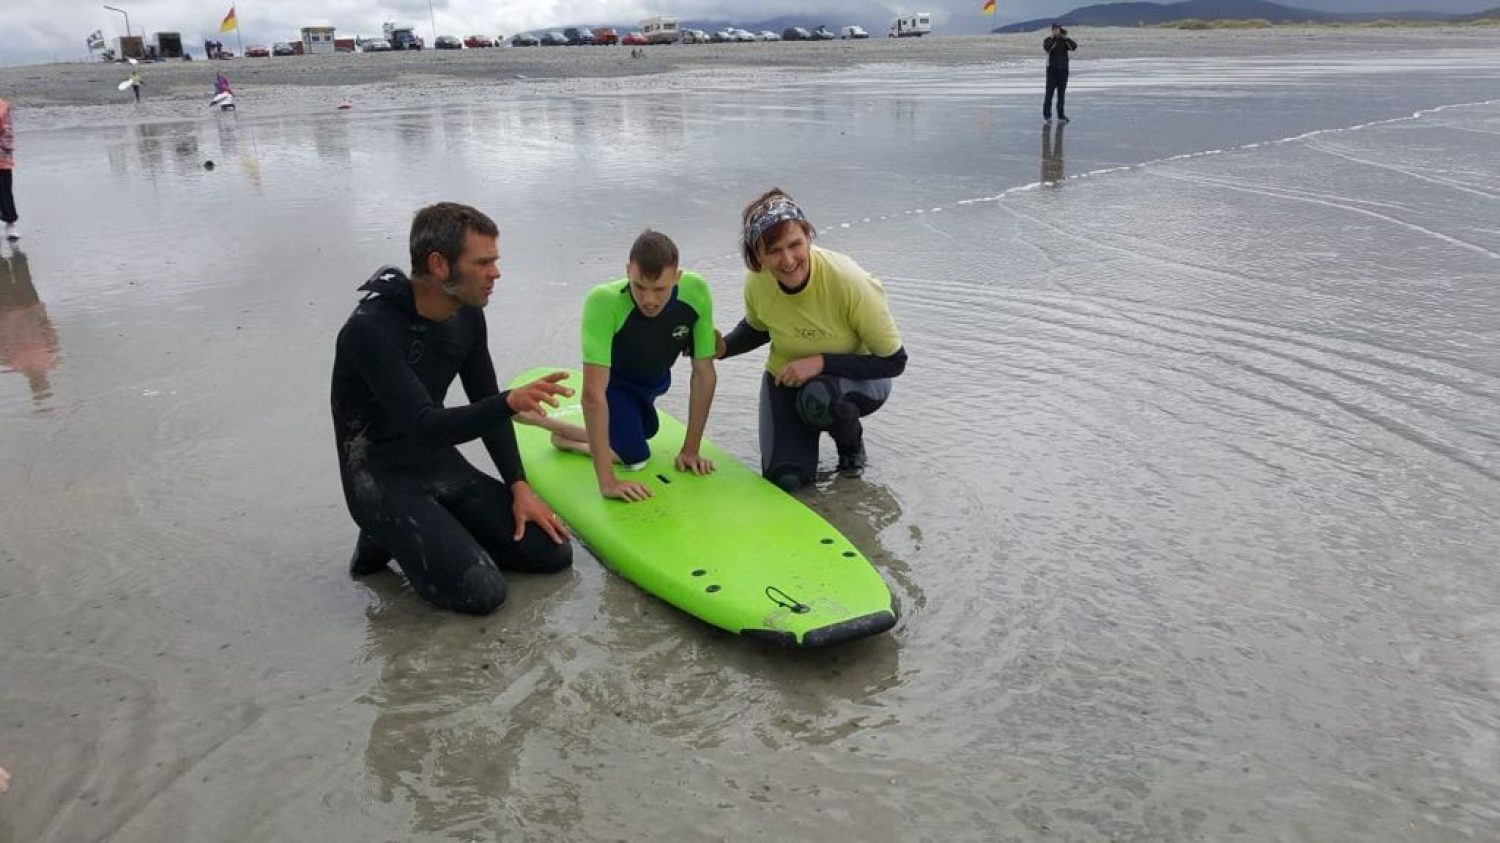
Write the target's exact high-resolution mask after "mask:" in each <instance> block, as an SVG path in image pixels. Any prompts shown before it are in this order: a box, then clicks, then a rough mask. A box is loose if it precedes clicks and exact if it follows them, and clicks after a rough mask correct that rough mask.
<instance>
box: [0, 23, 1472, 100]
mask: <svg viewBox="0 0 1500 843" xmlns="http://www.w3.org/2000/svg"><path fill="white" fill-rule="evenodd" d="M1074 35H1075V36H1076V37H1077V38H1079V39H1081V40H1082V42H1083V45H1084V46H1083V52H1082V53H1080V54H1079V56H1078V57H1079V58H1080V59H1081V60H1083V61H1088V60H1092V59H1119V58H1140V59H1146V58H1177V59H1182V58H1215V57H1223V58H1228V57H1236V56H1300V55H1305V54H1308V53H1314V54H1317V53H1350V54H1358V53H1363V54H1373V53H1380V52H1385V51H1389V50H1432V49H1453V48H1461V47H1482V46H1495V45H1496V44H1500V27H1454V28H1441V27H1421V28H1390V29H1364V28H1336V27H1306V28H1303V27H1277V28H1274V29H1267V30H1246V31H1238V32H1230V31H1221V30H1212V31H1182V30H1160V29H1099V30H1078V31H1076V32H1074ZM1041 38H1042V35H1041V34H1040V33H1032V34H1021V35H989V36H956V37H935V38H871V39H868V40H864V41H831V42H813V43H801V42H797V43H794V42H780V43H777V42H768V43H754V44H693V45H684V44H673V45H668V46H652V47H646V48H644V49H645V57H644V58H641V59H633V58H631V56H630V50H629V49H628V48H619V47H526V48H512V47H502V48H493V49H487V50H459V51H440V50H423V51H421V52H417V53H370V54H365V53H350V54H340V55H333V56H287V57H278V58H268V59H245V58H236V59H233V60H230V61H217V62H205V61H191V62H181V61H176V62H163V63H159V64H149V65H142V66H141V71H142V74H143V77H144V79H145V87H144V89H143V90H144V95H145V96H146V98H147V99H148V100H150V101H154V100H157V99H163V98H165V99H189V100H199V99H207V97H206V96H203V92H204V91H205V90H208V91H210V92H211V91H212V81H213V74H214V73H215V72H216V71H220V70H222V71H224V72H225V73H226V74H228V75H229V77H230V78H231V80H233V82H234V84H235V86H236V88H238V89H240V90H241V91H246V90H255V89H265V88H280V87H286V86H295V87H306V86H314V87H319V88H326V87H334V88H340V87H345V88H353V87H355V86H367V85H373V86H410V85H414V84H416V85H420V84H423V83H430V82H439V81H446V82H471V83H496V82H500V83H505V82H514V81H521V80H519V79H517V77H524V78H526V79H600V78H611V77H630V76H642V75H661V74H667V73H670V72H671V71H694V70H704V71H714V70H729V71H733V72H738V70H739V69H755V68H777V69H781V68H797V69H803V70H808V71H816V70H830V69H837V68H847V67H852V66H857V65H861V64H891V63H908V62H909V63H916V64H925V65H975V64H986V63H994V62H1004V63H1009V62H1022V61H1034V60H1035V59H1036V57H1037V55H1038V54H1039V53H1040V46H1039V45H1040V43H1041ZM124 67H125V66H124V65H120V64H104V63H95V64H56V65H37V66H31V67H19V68H3V69H0V89H3V90H5V91H7V98H8V99H10V100H11V101H12V102H14V103H16V104H18V105H22V106H46V105H104V104H112V103H121V102H123V101H124V100H126V99H128V98H130V96H131V95H130V93H129V92H128V91H127V92H123V93H122V92H120V91H117V90H116V89H115V87H114V86H115V85H116V84H117V83H119V82H120V81H121V80H122V79H124V78H125V77H126V76H128V75H129V73H128V71H126V70H122V68H124Z"/></svg>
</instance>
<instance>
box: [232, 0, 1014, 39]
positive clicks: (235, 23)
mask: <svg viewBox="0 0 1500 843" xmlns="http://www.w3.org/2000/svg"><path fill="white" fill-rule="evenodd" d="M991 2H992V3H993V0H991ZM239 28H240V22H239V20H238V19H236V18H235V16H234V7H233V6H230V7H229V14H227V15H225V16H224V20H223V21H222V22H220V23H219V31H220V32H229V31H230V30H232V29H239Z"/></svg>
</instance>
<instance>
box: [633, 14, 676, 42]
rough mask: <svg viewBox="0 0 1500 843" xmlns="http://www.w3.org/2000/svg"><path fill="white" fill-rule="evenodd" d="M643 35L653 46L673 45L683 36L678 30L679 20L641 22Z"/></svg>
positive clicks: (656, 19)
mask: <svg viewBox="0 0 1500 843" xmlns="http://www.w3.org/2000/svg"><path fill="white" fill-rule="evenodd" d="M641 34H642V35H644V36H646V40H647V41H648V42H650V43H652V44H671V43H673V42H675V41H676V40H677V39H678V37H680V36H681V34H682V33H680V32H679V31H678V30H677V18H665V17H662V18H646V19H645V20H643V21H641Z"/></svg>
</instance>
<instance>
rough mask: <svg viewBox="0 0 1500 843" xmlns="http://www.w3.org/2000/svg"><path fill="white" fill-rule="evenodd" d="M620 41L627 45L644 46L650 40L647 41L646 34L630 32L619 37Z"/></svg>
mask: <svg viewBox="0 0 1500 843" xmlns="http://www.w3.org/2000/svg"><path fill="white" fill-rule="evenodd" d="M620 43H621V44H624V45H626V46H627V47H644V46H646V45H647V44H650V43H651V42H650V41H647V40H646V36H644V35H642V34H641V33H639V32H632V33H630V34H628V35H626V36H625V37H624V38H621V39H620Z"/></svg>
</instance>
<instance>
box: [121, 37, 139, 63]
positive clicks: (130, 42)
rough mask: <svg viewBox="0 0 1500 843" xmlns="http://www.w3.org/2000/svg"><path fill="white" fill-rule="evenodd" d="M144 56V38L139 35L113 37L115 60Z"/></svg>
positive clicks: (137, 58)
mask: <svg viewBox="0 0 1500 843" xmlns="http://www.w3.org/2000/svg"><path fill="white" fill-rule="evenodd" d="M145 58H146V39H145V38H143V37H141V36H139V35H121V36H120V37H118V38H116V39H115V61H124V60H126V59H136V60H138V61H142V60H145Z"/></svg>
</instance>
